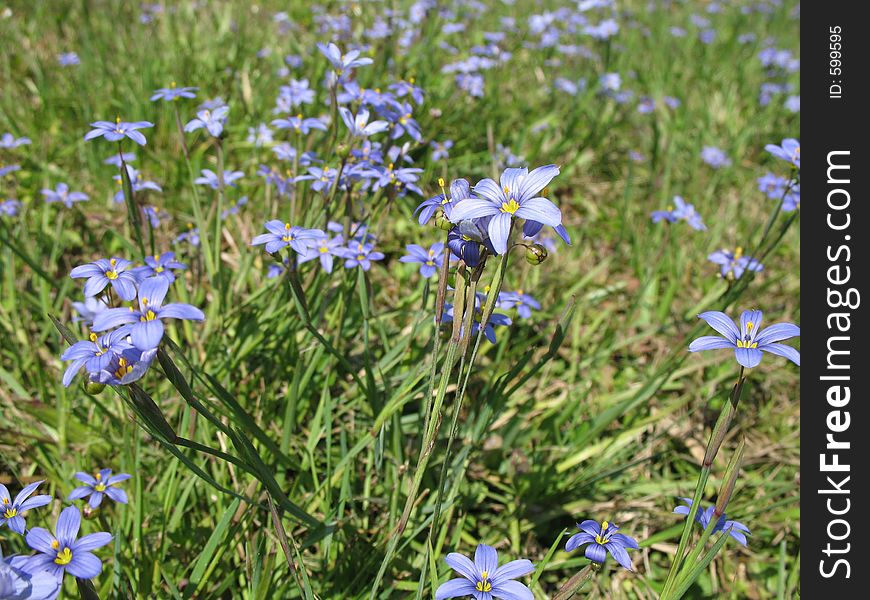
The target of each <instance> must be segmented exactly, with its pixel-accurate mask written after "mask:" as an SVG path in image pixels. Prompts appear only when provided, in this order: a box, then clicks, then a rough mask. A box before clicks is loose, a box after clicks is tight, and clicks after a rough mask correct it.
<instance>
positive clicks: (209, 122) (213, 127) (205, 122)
mask: <svg viewBox="0 0 870 600" xmlns="http://www.w3.org/2000/svg"><path fill="white" fill-rule="evenodd" d="M229 114H230V107H229V106H218V107H217V108H214V109H209V108H205V109H203V110H200V111H199V112H197V113H196V117H195V118H193V119H191V120H190V121H188V122H187V124H186V125H185V126H184V130H185V131H187V132H188V133H189V132H191V131H196V130H197V129H202V128H205V130H206V131H208V133H209V135H211V136H212V137H220V135H221V134H222V133H223V132H224V125H225V124H226V121H227V115H229Z"/></svg>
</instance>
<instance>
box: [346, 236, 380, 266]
mask: <svg viewBox="0 0 870 600" xmlns="http://www.w3.org/2000/svg"><path fill="white" fill-rule="evenodd" d="M342 256H343V257H344V259H345V260H344V266H345V268H346V269H353V268H354V267H361V268H362V270H363V271H368V270H369V269H371V268H372V263H371V261H373V260H383V259H384V254H383V253H382V252H377V251H375V249H374V245H373V244H370V243H367V242H363V241H359V240H353V241H351V243H350V244H348V247H347V248H345V249H344V250H343V251H342Z"/></svg>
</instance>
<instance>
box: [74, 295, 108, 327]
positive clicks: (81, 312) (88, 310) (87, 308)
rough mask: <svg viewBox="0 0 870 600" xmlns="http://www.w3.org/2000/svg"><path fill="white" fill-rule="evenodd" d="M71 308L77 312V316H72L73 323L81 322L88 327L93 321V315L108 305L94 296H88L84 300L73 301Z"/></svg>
mask: <svg viewBox="0 0 870 600" xmlns="http://www.w3.org/2000/svg"><path fill="white" fill-rule="evenodd" d="M72 306H73V309H74V310H75V311H76V312H77V313H78V316H75V317H73V323H78V322H80V321H81V322H82V323H84V324H85V325H87V326H88V327H90V326H91V324H93V322H94V317H95V316H97V314H98V313H101V312H103V311H104V310H106V309H107V308H109V307H108V305H106V303H105V302H103V301H102V300H100V299H99V298H98V297H96V296H88V297H87V298H85V301H84V302H73V303H72Z"/></svg>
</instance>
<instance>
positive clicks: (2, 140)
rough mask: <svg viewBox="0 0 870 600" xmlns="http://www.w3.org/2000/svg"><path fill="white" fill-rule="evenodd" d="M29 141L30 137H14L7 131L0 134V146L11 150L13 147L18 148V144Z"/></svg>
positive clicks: (21, 144) (24, 144) (23, 144)
mask: <svg viewBox="0 0 870 600" xmlns="http://www.w3.org/2000/svg"><path fill="white" fill-rule="evenodd" d="M30 143H31V141H30V138H28V137H20V138H16V137H15V136H14V135H12V134H11V133H8V132H7V133H4V134H3V135H2V136H0V148H3V149H5V150H12V149H13V148H18V147H19V146H27V145H28V144H30Z"/></svg>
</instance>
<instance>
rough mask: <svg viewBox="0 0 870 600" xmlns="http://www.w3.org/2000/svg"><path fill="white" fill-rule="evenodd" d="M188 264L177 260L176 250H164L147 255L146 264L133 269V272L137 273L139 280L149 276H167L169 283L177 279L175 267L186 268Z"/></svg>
mask: <svg viewBox="0 0 870 600" xmlns="http://www.w3.org/2000/svg"><path fill="white" fill-rule="evenodd" d="M186 268H187V265H185V264H184V263H181V262H178V261H177V260H175V252H164V253H162V254H155V255H153V256H146V257H145V264H144V265H142V266H141V267H136V268H134V269H133V274H134V275H136V277H137V279H139V281H144V280H145V279H148V278H149V277H165V278H166V279H168V280H169V283H172V282H173V281H175V273H173V272H172V270H173V269H178V270H184V269H186Z"/></svg>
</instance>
